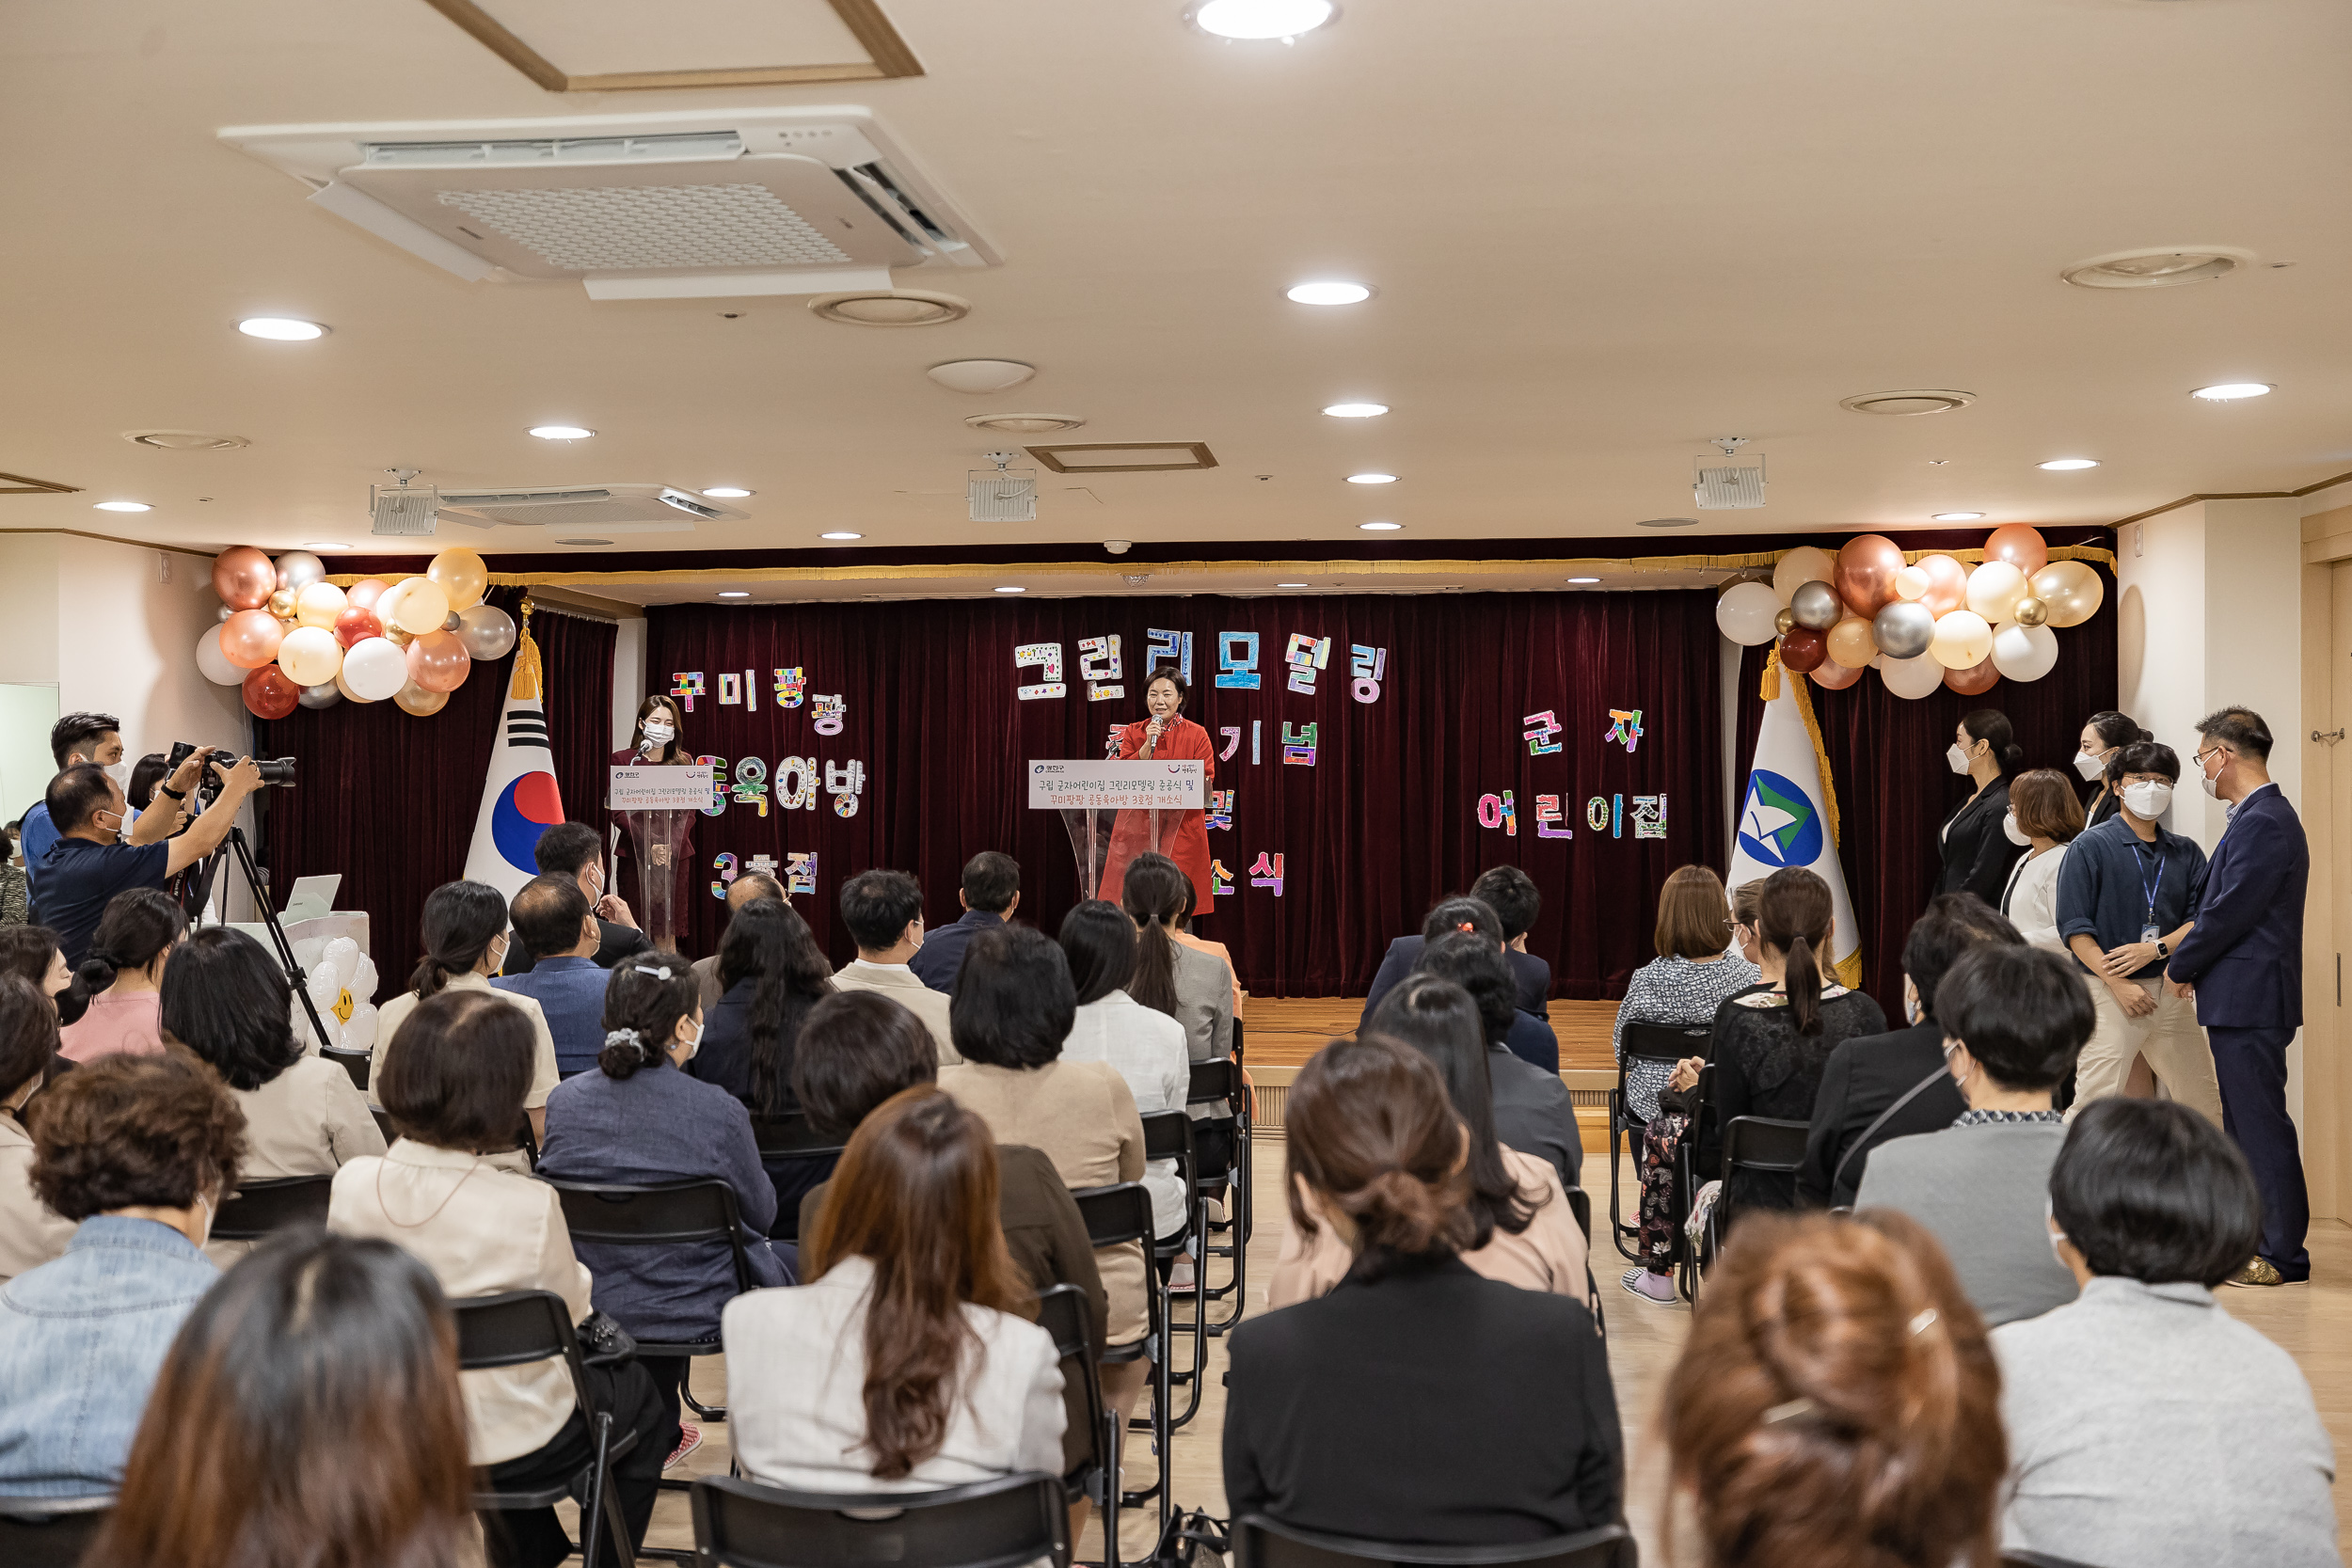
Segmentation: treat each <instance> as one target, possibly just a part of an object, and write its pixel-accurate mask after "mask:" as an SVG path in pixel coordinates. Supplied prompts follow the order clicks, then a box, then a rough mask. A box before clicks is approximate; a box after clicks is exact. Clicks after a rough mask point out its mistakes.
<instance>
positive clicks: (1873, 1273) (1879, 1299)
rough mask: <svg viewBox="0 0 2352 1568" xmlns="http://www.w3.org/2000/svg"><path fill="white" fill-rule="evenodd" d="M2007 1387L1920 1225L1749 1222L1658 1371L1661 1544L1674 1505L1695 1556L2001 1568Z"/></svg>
mask: <svg viewBox="0 0 2352 1568" xmlns="http://www.w3.org/2000/svg"><path fill="white" fill-rule="evenodd" d="M1236 1381H1238V1380H1236ZM2000 1394H2001V1378H2000V1371H1999V1370H1998V1368H1997V1367H1996V1366H1995V1365H1994V1357H1993V1353H1992V1350H1991V1349H1990V1347H1989V1345H1988V1344H1987V1341H1986V1337H1985V1329H1984V1324H1983V1323H1982V1322H1981V1321H1980V1320H1979V1318H1978V1316H1977V1310H1976V1308H1975V1307H1971V1306H1969V1305H1968V1298H1967V1296H1966V1295H1965V1294H1963V1292H1962V1291H1961V1289H1960V1285H1959V1282H1958V1281H1957V1280H1955V1279H1954V1278H1953V1277H1952V1271H1951V1269H1950V1268H1949V1267H1948V1266H1947V1264H1946V1263H1945V1261H1944V1254H1943V1252H1942V1250H1941V1249H1940V1248H1938V1247H1937V1246H1936V1244H1935V1241H1934V1239H1933V1238H1932V1237H1931V1236H1929V1235H1928V1233H1927V1232H1926V1231H1924V1230H1922V1229H1921V1228H1920V1227H1918V1226H1917V1225H1915V1224H1914V1223H1913V1222H1911V1221H1910V1220H1908V1219H1905V1218H1904V1217H1903V1216H1902V1215H1900V1214H1896V1213H1888V1212H1869V1213H1865V1214H1862V1215H1859V1216H1857V1217H1856V1218H1854V1219H1843V1218H1838V1217H1835V1216H1832V1215H1828V1214H1812V1215H1806V1216H1804V1217H1802V1218H1800V1217H1797V1216H1794V1215H1789V1216H1782V1215H1764V1216H1758V1217H1756V1218H1754V1219H1751V1220H1750V1221H1748V1222H1747V1223H1746V1224H1744V1225H1742V1226H1741V1227H1740V1228H1739V1229H1738V1230H1737V1231H1735V1232H1734V1233H1733V1235H1732V1238H1731V1242H1730V1244H1729V1245H1728V1246H1727V1247H1726V1248H1725V1249H1724V1256H1723V1259H1722V1261H1720V1262H1719V1263H1717V1264H1716V1266H1715V1268H1714V1270H1713V1272H1711V1273H1710V1274H1709V1275H1708V1279H1707V1291H1706V1295H1705V1297H1704V1299H1703V1300H1702V1302H1701V1304H1700V1306H1699V1307H1698V1309H1697V1312H1696V1313H1695V1315H1694V1316H1693V1318H1692V1323H1691V1333H1690V1337H1689V1338H1687V1339H1685V1340H1684V1341H1683V1347H1682V1357H1681V1359H1680V1361H1678V1362H1677V1364H1676V1366H1675V1370H1674V1375H1673V1377H1672V1379H1671V1380H1670V1381H1669V1383H1668V1385H1667V1389H1666V1397H1665V1401H1664V1407H1663V1408H1664V1420H1663V1426H1664V1430H1665V1437H1666V1447H1667V1451H1668V1453H1669V1455H1670V1465H1671V1468H1670V1472H1669V1479H1670V1484H1671V1486H1672V1488H1673V1492H1674V1494H1675V1495H1674V1496H1673V1497H1670V1498H1669V1500H1668V1503H1667V1506H1666V1508H1665V1510H1664V1516H1665V1519H1666V1528H1667V1539H1666V1543H1665V1546H1666V1549H1665V1552H1664V1554H1663V1555H1664V1556H1665V1557H1666V1559H1667V1560H1670V1561H1671V1560H1679V1559H1677V1557H1676V1554H1675V1542H1674V1524H1675V1521H1676V1519H1677V1517H1678V1516H1679V1517H1683V1518H1695V1519H1696V1521H1697V1526H1698V1532H1699V1535H1700V1538H1701V1541H1702V1543H1703V1551H1702V1554H1701V1560H1703V1561H1705V1562H1706V1563H1707V1564H1708V1568H1956V1565H1959V1564H1966V1565H1967V1568H1994V1563H1995V1561H1996V1560H1997V1559H1996V1555H1995V1548H1994V1535H1995V1529H1994V1503H1995V1500H1996V1494H1997V1492H1998V1489H1999V1487H2000V1483H2001V1478H2002V1474H2003V1472H2004V1470H2005V1469H2006V1468H2007V1465H2008V1459H2007V1451H2006V1444H2005V1443H2004V1440H2003V1437H2002V1431H2001V1411H2000Z"/></svg>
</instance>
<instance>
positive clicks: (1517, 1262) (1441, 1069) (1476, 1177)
mask: <svg viewBox="0 0 2352 1568" xmlns="http://www.w3.org/2000/svg"><path fill="white" fill-rule="evenodd" d="M1372 1029H1373V1035H1375V1036H1377V1037H1381V1038H1383V1039H1391V1040H1395V1041H1397V1042H1399V1043H1400V1044H1404V1045H1409V1046H1411V1047H1412V1048H1413V1049H1414V1050H1416V1051H1419V1052H1420V1053H1422V1055H1424V1056H1426V1057H1428V1058H1429V1060H1430V1061H1431V1062H1432V1063H1433V1064H1434V1065H1435V1066H1436V1067H1437V1069H1438V1077H1439V1078H1441V1079H1442V1080H1444V1082H1445V1088H1446V1097H1447V1098H1448V1099H1449V1100H1451V1101H1453V1102H1454V1114H1455V1115H1456V1116H1458V1117H1461V1118H1462V1128H1463V1131H1464V1132H1465V1133H1466V1134H1467V1135H1468V1144H1467V1148H1466V1150H1465V1156H1466V1157H1465V1164H1464V1167H1463V1175H1464V1177H1465V1179H1466V1180H1468V1181H1469V1183H1470V1190H1469V1212H1470V1239H1469V1240H1468V1241H1466V1242H1465V1243H1463V1245H1462V1261H1463V1262H1465V1263H1468V1264H1469V1265H1470V1267H1471V1268H1472V1269H1474V1270H1475V1271H1477V1272H1478V1273H1479V1274H1482V1275H1486V1277H1487V1278H1488V1279H1500V1280H1502V1282H1503V1283H1504V1284H1505V1285H1517V1286H1518V1287H1520V1288H1521V1289H1523V1290H1529V1291H1550V1292H1551V1293H1552V1294H1553V1295H1561V1296H1574V1297H1575V1298H1576V1299H1577V1300H1579V1301H1581V1302H1583V1303H1585V1304H1586V1305H1587V1306H1589V1305H1591V1302H1592V1291H1591V1289H1590V1285H1591V1281H1590V1276H1589V1275H1587V1274H1586V1272H1585V1262H1586V1259H1585V1245H1584V1231H1583V1227H1581V1226H1579V1225H1578V1224H1577V1223H1576V1214H1575V1212H1573V1211H1572V1210H1570V1209H1569V1208H1568V1199H1567V1195H1566V1193H1565V1190H1564V1189H1563V1188H1562V1187H1561V1185H1560V1173H1559V1172H1558V1171H1556V1170H1554V1169H1552V1167H1551V1165H1550V1164H1549V1162H1548V1161H1546V1160H1544V1159H1543V1158H1542V1157H1541V1156H1539V1155H1534V1154H1522V1153H1521V1152H1519V1151H1518V1149H1516V1148H1509V1147H1507V1146H1506V1145H1504V1144H1502V1143H1500V1142H1498V1141H1497V1139H1496V1137H1495V1125H1494V1090H1493V1087H1492V1086H1491V1085H1490V1084H1489V1082H1488V1080H1487V1076H1486V1059H1487V1057H1486V1036H1485V1034H1484V1033H1483V1032H1482V1031H1481V1029H1480V1027H1479V1022H1478V1006H1477V1004H1476V1003H1474V1002H1472V1001H1471V1000H1470V992H1468V991H1466V990H1463V989H1462V988H1461V987H1459V986H1457V985H1455V984H1454V982H1453V981H1451V980H1440V979H1438V977H1437V976H1436V975H1434V974H1412V975H1408V976H1406V980H1405V983H1404V984H1403V985H1401V986H1398V987H1395V988H1394V989H1392V990H1391V991H1390V992H1389V994H1388V997H1387V999H1386V1000H1385V1001H1383V1002H1382V1003H1381V1004H1380V1011H1379V1012H1378V1013H1377V1014H1375V1015H1374V1018H1373V1021H1372ZM1367 1038H1370V1036H1367ZM1353 1261H1354V1255H1353V1254H1352V1253H1351V1252H1350V1251H1349V1250H1348V1245H1347V1239H1346V1238H1345V1237H1344V1236H1342V1235H1341V1234H1340V1233H1339V1231H1338V1230H1337V1229H1336V1228H1335V1227H1330V1226H1319V1227H1315V1228H1314V1229H1313V1230H1312V1231H1308V1230H1306V1229H1303V1228H1302V1227H1297V1226H1292V1227H1289V1228H1287V1229H1286V1230H1284V1231H1283V1233H1282V1249H1281V1254H1280V1256H1279V1258H1278V1259H1276V1260H1275V1264H1274V1282H1273V1284H1272V1285H1270V1286H1269V1287H1268V1288H1267V1291H1266V1305H1267V1306H1269V1307H1288V1306H1290V1305H1291V1304H1292V1303H1294V1302H1300V1301H1306V1300H1309V1299H1311V1298H1312V1297H1315V1296H1319V1295H1323V1294H1325V1293H1327V1291H1330V1290H1331V1289H1332V1288H1333V1287H1334V1286H1336V1285H1338V1284H1339V1282H1340V1281H1341V1280H1342V1279H1343V1278H1344V1277H1345V1276H1346V1274H1347V1271H1348V1267H1349V1265H1350V1264H1351V1263H1352V1262H1353Z"/></svg>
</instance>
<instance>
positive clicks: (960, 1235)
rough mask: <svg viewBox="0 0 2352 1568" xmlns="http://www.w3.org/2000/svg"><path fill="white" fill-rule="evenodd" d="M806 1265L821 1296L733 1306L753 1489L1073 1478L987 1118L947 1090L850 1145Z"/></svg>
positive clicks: (733, 1426)
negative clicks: (999, 1202)
mask: <svg viewBox="0 0 2352 1568" xmlns="http://www.w3.org/2000/svg"><path fill="white" fill-rule="evenodd" d="M1030 934H1031V935H1034V934H1035V933H1030ZM980 940H982V941H985V940H988V939H987V938H986V937H983V938H982V939H980ZM976 945H977V944H976ZM959 994H961V993H959ZM806 1250H807V1258H808V1270H809V1274H810V1276H811V1282H810V1283H809V1284H807V1285H804V1286H802V1287H801V1288H800V1289H798V1290H793V1291H753V1292H752V1293H750V1294H749V1295H742V1296H738V1297H736V1298H735V1300H733V1301H731V1302H729V1303H728V1304H727V1308H726V1318H725V1332H726V1347H727V1427H728V1431H729V1433H730V1435H731V1436H732V1438H733V1441H734V1445H735V1457H736V1462H737V1463H738V1464H739V1465H741V1467H742V1470H743V1473H744V1475H746V1476H747V1477H749V1478H750V1479H751V1480H753V1481H765V1482H767V1483H768V1484H769V1485H771V1486H788V1487H795V1488H799V1489H801V1490H803V1491H811V1492H834V1493H840V1492H916V1491H928V1490H931V1489H934V1488H939V1487H948V1486H967V1485H970V1484H972V1483H973V1482H976V1481H994V1480H997V1479H999V1478H1001V1477H1004V1476H1009V1475H1015V1474H1018V1473H1020V1472H1022V1471H1025V1470H1041V1471H1044V1472H1045V1473H1046V1474H1048V1475H1058V1474H1060V1473H1061V1468H1062V1429H1063V1423H1064V1420H1065V1416H1064V1409H1063V1404H1062V1377H1061V1369H1060V1367H1059V1365H1058V1361H1059V1355H1058V1353H1057V1351H1056V1349H1055V1346H1054V1340H1053V1337H1052V1336H1051V1335H1049V1334H1047V1333H1046V1332H1045V1331H1044V1330H1043V1329H1041V1328H1039V1327H1038V1326H1037V1324H1036V1323H1034V1322H1031V1321H1028V1320H1031V1319H1033V1318H1034V1317H1035V1315H1036V1311H1037V1307H1036V1300H1035V1297H1034V1296H1033V1295H1032V1294H1031V1293H1030V1291H1029V1289H1028V1282H1027V1281H1026V1280H1025V1279H1023V1278H1022V1277H1021V1274H1020V1271H1019V1270H1017V1269H1016V1268H1014V1267H1013V1263H1012V1259H1011V1258H1010V1257H1009V1255H1008V1254H1007V1252H1006V1250H1005V1239H1004V1235H1003V1233H1002V1232H1001V1231H1000V1230H999V1229H998V1228H997V1222H996V1150H995V1148H994V1146H993V1144H992V1143H991V1142H990V1141H989V1133H988V1129H987V1127H986V1126H985V1125H984V1124H983V1123H982V1122H981V1120H980V1118H979V1117H977V1116H974V1115H973V1114H972V1113H971V1112H969V1111H967V1110H965V1109H963V1108H962V1107H961V1106H959V1105H958V1104H957V1103H956V1102H955V1101H953V1100H952V1099H950V1098H949V1097H948V1096H946V1095H945V1094H942V1093H941V1092H940V1091H939V1090H938V1089H937V1088H936V1087H931V1086H919V1087H915V1088H911V1089H907V1090H904V1091H902V1092H901V1093H899V1094H898V1095H896V1096H894V1097H892V1098H891V1099H890V1100H889V1101H887V1102H885V1103H884V1104H883V1105H882V1106H881V1107H880V1108H879V1109H877V1110H876V1111H875V1112H874V1113H873V1115H871V1116H869V1117H866V1120H865V1122H864V1123H863V1124H862V1125H861V1126H860V1127H859V1128H858V1130H857V1132H856V1134H855V1135H854V1136H852V1137H851V1138H850V1147H849V1148H848V1150H847V1151H846V1152H844V1153H843V1155H842V1157H841V1169H840V1171H839V1173H838V1174H837V1175H836V1176H835V1177H834V1181H833V1189H832V1192H831V1193H830V1195H829V1196H828V1199H827V1201H826V1203H825V1206H824V1209H823V1212H820V1213H819V1214H818V1217H817V1227H816V1229H815V1231H814V1232H813V1233H812V1234H811V1235H810V1236H809V1237H808V1238H807V1243H806Z"/></svg>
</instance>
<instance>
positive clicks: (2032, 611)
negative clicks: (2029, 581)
mask: <svg viewBox="0 0 2352 1568" xmlns="http://www.w3.org/2000/svg"><path fill="white" fill-rule="evenodd" d="M2049 618H2050V607H2049V606H2048V605H2045V604H2043V603H2042V601H2041V600H2040V599H2037V598H2035V597H2033V596H2032V595H2031V594H2027V595H2026V597H2024V598H2022V599H2020V600H2018V601H2017V609H2016V610H2015V612H2014V613H2013V614H2012V615H2011V616H2010V619H2011V620H2013V621H2015V622H2016V623H2017V624H2018V625H2019V626H2040V625H2042V622H2044V621H2047V620H2048V619H2049Z"/></svg>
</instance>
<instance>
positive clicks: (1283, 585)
mask: <svg viewBox="0 0 2352 1568" xmlns="http://www.w3.org/2000/svg"><path fill="white" fill-rule="evenodd" d="M1274 586H1275V587H1277V588H1304V587H1306V586H1307V585H1306V584H1305V583H1303V582H1278V583H1276V584H1275V585H1274Z"/></svg>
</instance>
